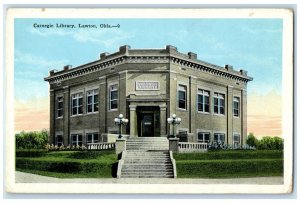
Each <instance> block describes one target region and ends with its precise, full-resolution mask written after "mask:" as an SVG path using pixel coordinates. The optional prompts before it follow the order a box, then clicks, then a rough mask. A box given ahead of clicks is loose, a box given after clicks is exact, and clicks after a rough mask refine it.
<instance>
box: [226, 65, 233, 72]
mask: <svg viewBox="0 0 300 203" xmlns="http://www.w3.org/2000/svg"><path fill="white" fill-rule="evenodd" d="M225 69H226V70H228V71H233V66H231V65H225Z"/></svg>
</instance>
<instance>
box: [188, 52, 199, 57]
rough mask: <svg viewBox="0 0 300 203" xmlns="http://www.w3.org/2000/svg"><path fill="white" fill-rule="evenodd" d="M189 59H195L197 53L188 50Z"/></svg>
mask: <svg viewBox="0 0 300 203" xmlns="http://www.w3.org/2000/svg"><path fill="white" fill-rule="evenodd" d="M188 55H189V59H197V54H195V53H193V52H189V53H188Z"/></svg>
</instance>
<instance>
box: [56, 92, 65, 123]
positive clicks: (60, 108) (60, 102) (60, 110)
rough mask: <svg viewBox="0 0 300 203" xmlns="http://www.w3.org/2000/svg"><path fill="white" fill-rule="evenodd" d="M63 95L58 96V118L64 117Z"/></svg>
mask: <svg viewBox="0 0 300 203" xmlns="http://www.w3.org/2000/svg"><path fill="white" fill-rule="evenodd" d="M63 107H64V103H63V97H57V118H61V117H63Z"/></svg>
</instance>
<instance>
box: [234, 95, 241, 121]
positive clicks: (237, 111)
mask: <svg viewBox="0 0 300 203" xmlns="http://www.w3.org/2000/svg"><path fill="white" fill-rule="evenodd" d="M233 116H235V117H239V116H240V98H239V97H233Z"/></svg>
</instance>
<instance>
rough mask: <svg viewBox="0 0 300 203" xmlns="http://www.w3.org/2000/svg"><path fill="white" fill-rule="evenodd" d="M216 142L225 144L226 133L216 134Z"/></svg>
mask: <svg viewBox="0 0 300 203" xmlns="http://www.w3.org/2000/svg"><path fill="white" fill-rule="evenodd" d="M214 141H215V142H221V143H224V142H225V134H224V133H215V134H214Z"/></svg>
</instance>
